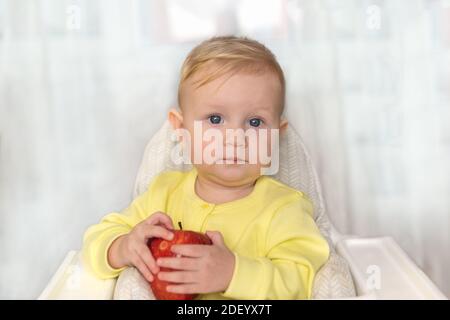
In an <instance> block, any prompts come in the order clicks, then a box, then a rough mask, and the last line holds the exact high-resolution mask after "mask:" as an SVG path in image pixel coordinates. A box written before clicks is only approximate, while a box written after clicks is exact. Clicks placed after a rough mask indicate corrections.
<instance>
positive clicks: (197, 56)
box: [178, 36, 286, 114]
mask: <svg viewBox="0 0 450 320" xmlns="http://www.w3.org/2000/svg"><path fill="white" fill-rule="evenodd" d="M212 64H214V65H215V64H217V65H218V67H217V68H214V69H212V71H211V72H210V73H208V74H206V76H205V77H204V78H201V79H199V80H197V81H195V83H196V84H197V87H196V88H199V87H201V86H202V85H205V84H207V83H208V82H211V81H213V80H215V79H217V78H219V77H220V76H222V75H224V74H227V73H230V72H238V71H246V72H250V73H259V72H266V71H271V72H274V73H275V74H276V75H277V76H278V78H279V80H280V84H281V89H282V93H281V94H282V101H281V106H280V107H281V109H280V110H281V111H280V114H281V113H282V111H283V109H284V100H285V90H286V89H285V86H286V84H285V79H284V74H283V70H282V69H281V67H280V65H279V64H278V62H277V60H276V58H275V55H274V54H273V53H272V52H271V51H270V50H269V49H267V48H266V47H265V46H264V45H263V44H261V43H259V42H257V41H255V40H252V39H249V38H247V37H236V36H224V37H213V38H211V39H209V40H206V41H203V42H202V43H200V44H199V45H197V46H196V47H195V48H194V49H192V51H191V52H190V53H189V54H188V56H187V57H186V59H185V60H184V63H183V65H182V67H181V75H180V82H179V85H178V105H179V107H180V108H181V91H182V87H183V84H184V83H185V82H186V81H187V80H188V79H190V78H192V77H193V76H194V75H195V74H196V73H198V72H199V71H200V70H205V69H206V67H208V66H210V65H212Z"/></svg>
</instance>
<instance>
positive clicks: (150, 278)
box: [133, 255, 153, 282]
mask: <svg viewBox="0 0 450 320" xmlns="http://www.w3.org/2000/svg"><path fill="white" fill-rule="evenodd" d="M133 265H134V266H135V267H136V268H137V269H138V270H139V272H140V273H141V274H142V275H143V276H144V278H145V279H147V281H150V282H152V281H153V275H152V273H151V272H150V270H149V269H148V267H147V265H146V264H145V263H144V261H143V260H142V259H141V257H139V256H138V255H136V256H135V258H134V260H133Z"/></svg>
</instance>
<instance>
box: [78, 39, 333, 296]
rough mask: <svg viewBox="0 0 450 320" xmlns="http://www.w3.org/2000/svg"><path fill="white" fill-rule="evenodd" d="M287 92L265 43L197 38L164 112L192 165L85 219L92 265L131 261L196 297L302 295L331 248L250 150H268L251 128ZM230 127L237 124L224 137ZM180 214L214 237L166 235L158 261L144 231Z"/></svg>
mask: <svg viewBox="0 0 450 320" xmlns="http://www.w3.org/2000/svg"><path fill="white" fill-rule="evenodd" d="M284 97H285V80H284V75H283V71H282V69H281V67H280V66H279V64H278V62H277V61H276V59H275V57H274V55H273V54H272V53H271V52H270V51H269V50H268V49H267V48H266V47H265V46H263V45H262V44H260V43H258V42H256V41H254V40H250V39H248V38H240V37H215V38H212V39H210V40H207V41H205V42H203V43H201V44H200V45H198V46H197V47H195V48H194V49H193V50H192V51H191V52H190V53H189V55H188V57H187V58H186V60H185V62H184V64H183V66H182V70H181V77H180V82H179V88H178V104H179V109H175V108H174V109H171V110H170V111H169V114H168V118H169V121H170V123H171V125H172V127H173V128H174V129H176V130H177V131H179V130H183V131H184V132H185V133H186V134H184V135H183V136H182V137H181V138H180V139H181V143H182V144H183V146H184V150H187V152H188V153H189V157H190V160H193V161H192V163H193V167H192V169H191V170H190V171H187V172H180V171H166V172H163V173H160V174H159V175H158V176H156V177H155V178H154V179H153V180H152V181H151V183H150V185H149V187H148V189H147V191H146V192H144V193H143V194H142V195H140V196H139V197H137V198H136V199H135V200H134V201H133V202H132V203H131V205H130V206H129V207H128V208H126V209H125V210H124V211H123V212H122V213H111V214H109V215H107V216H105V217H104V218H103V219H102V220H101V222H100V223H99V224H96V225H93V226H91V227H90V228H89V229H88V230H87V231H86V233H85V236H84V246H83V257H84V259H85V262H86V264H87V265H88V266H90V268H91V269H92V270H93V272H94V273H95V274H97V275H98V277H101V278H114V277H117V276H118V275H119V273H120V272H121V271H122V270H123V269H124V268H126V267H128V266H134V267H136V268H137V269H138V270H139V271H140V272H141V274H142V275H143V276H144V277H145V278H146V279H147V280H148V281H153V280H154V277H158V278H159V279H162V280H165V281H168V282H170V283H171V284H170V285H168V286H167V291H169V292H173V293H198V294H199V295H198V298H197V299H309V298H310V297H311V291H312V284H313V280H314V276H315V273H316V272H317V270H318V269H319V268H320V267H321V266H322V265H323V264H324V263H325V262H326V260H327V259H328V255H329V247H328V244H327V242H326V240H325V239H324V238H323V237H322V236H321V234H320V232H319V230H318V228H317V226H316V224H315V222H314V219H313V206H312V203H311V201H310V200H309V199H308V197H307V196H306V195H305V194H304V193H302V192H301V191H299V190H295V189H293V188H290V187H288V186H286V185H284V184H282V183H280V182H278V181H276V180H275V179H273V178H270V177H269V176H267V175H264V174H263V172H264V169H267V167H268V166H271V165H273V163H272V161H271V162H268V163H267V162H263V161H261V158H260V157H258V156H257V157H256V161H254V159H255V156H254V155H255V154H256V155H261V153H260V152H259V151H261V149H262V148H263V147H264V148H267V149H268V150H269V155H272V153H273V152H277V151H273V146H274V145H275V144H276V143H274V142H276V141H273V136H272V135H270V136H269V137H266V139H263V138H262V137H264V134H262V135H261V134H260V133H267V132H272V131H277V130H279V132H280V134H283V132H284V131H285V129H286V128H287V121H286V120H284V119H282V113H283V109H284ZM199 130H200V131H199ZM208 130H215V132H216V133H220V134H222V135H223V136H224V137H225V136H226V137H227V138H224V139H223V140H217V141H220V142H219V143H216V144H215V146H216V147H223V148H222V150H220V149H221V148H216V149H214V150H213V151H214V152H207V151H208V150H207V149H208V148H211V144H207V143H206V141H205V140H208V139H205V138H204V136H203V135H204V134H205V133H206V132H208ZM230 131H231V132H233V133H235V132H238V133H237V134H236V135H235V136H234V137H235V138H236V139H234V138H233V139H231V140H232V141H230V139H228V133H229V132H230ZM243 132H245V134H243ZM247 132H254V133H256V134H254V135H253V136H252V135H251V134H247ZM199 137H200V138H199ZM250 137H256V139H253V142H254V143H252V144H251V143H250V142H251V141H250ZM276 137H278V136H276ZM189 138H191V139H192V141H190V140H189ZM236 140H237V142H236ZM217 141H216V142H217ZM199 153H200V156H199ZM230 153H231V155H230ZM207 157H209V159H206V160H205V158H207ZM194 158H196V160H197V161H195V160H194ZM252 159H253V161H251V160H252ZM198 160H200V161H198ZM178 222H181V224H182V226H183V229H184V230H192V231H197V232H203V233H206V234H207V235H208V236H209V237H210V238H211V240H212V243H213V244H212V245H188V244H178V245H173V246H172V251H173V252H174V253H176V254H177V256H176V257H173V258H172V257H166V258H159V259H157V260H156V261H155V259H154V258H153V257H152V255H151V252H150V250H149V249H148V248H147V245H146V244H147V241H148V239H150V238H153V237H160V238H164V239H167V240H170V239H171V238H172V236H173V234H172V232H171V231H172V230H174V229H175V228H178ZM160 267H167V268H170V269H173V270H170V271H164V272H163V271H161V272H160V271H159V270H160Z"/></svg>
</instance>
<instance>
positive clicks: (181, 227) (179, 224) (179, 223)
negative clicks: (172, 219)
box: [178, 221, 183, 230]
mask: <svg viewBox="0 0 450 320" xmlns="http://www.w3.org/2000/svg"><path fill="white" fill-rule="evenodd" d="M178 226H179V227H180V230H183V226H182V225H181V221H178Z"/></svg>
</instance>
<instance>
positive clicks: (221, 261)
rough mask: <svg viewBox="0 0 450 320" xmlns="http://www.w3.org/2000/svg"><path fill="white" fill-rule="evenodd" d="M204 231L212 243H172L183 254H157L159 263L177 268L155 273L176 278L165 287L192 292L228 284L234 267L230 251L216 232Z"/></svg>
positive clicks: (223, 288)
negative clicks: (207, 244)
mask: <svg viewBox="0 0 450 320" xmlns="http://www.w3.org/2000/svg"><path fill="white" fill-rule="evenodd" d="M206 234H207V235H208V236H209V238H210V239H211V240H212V243H213V244H212V245H209V246H205V245H201V244H177V245H172V247H171V250H172V252H174V253H177V254H180V255H182V256H183V257H178V256H177V257H174V258H168V257H167V258H166V257H164V258H158V260H157V264H158V265H159V266H160V267H166V268H171V269H177V270H174V271H167V272H165V271H161V272H159V273H158V278H159V279H161V280H164V281H168V282H176V284H172V285H169V286H167V288H166V289H167V291H169V292H174V293H193V294H196V293H210V292H221V291H225V290H226V289H227V288H228V285H229V283H230V281H231V278H232V276H233V271H234V264H235V257H234V254H233V252H232V251H231V250H230V249H228V247H227V246H226V245H225V242H224V240H223V237H222V234H221V233H220V232H218V231H214V232H212V231H208V232H207V233H206Z"/></svg>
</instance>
